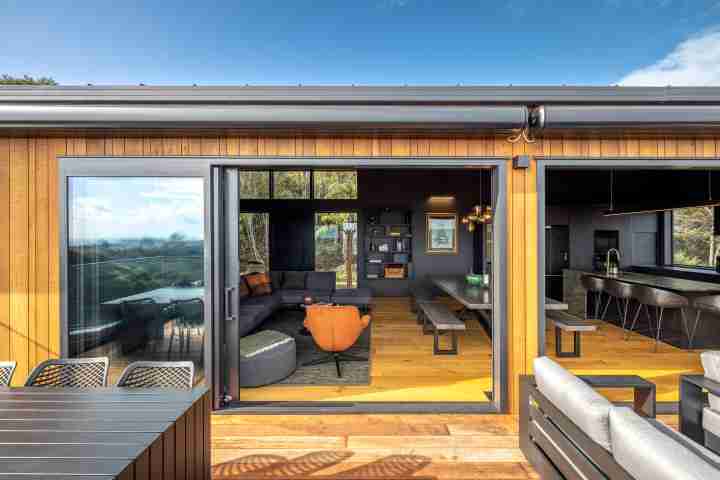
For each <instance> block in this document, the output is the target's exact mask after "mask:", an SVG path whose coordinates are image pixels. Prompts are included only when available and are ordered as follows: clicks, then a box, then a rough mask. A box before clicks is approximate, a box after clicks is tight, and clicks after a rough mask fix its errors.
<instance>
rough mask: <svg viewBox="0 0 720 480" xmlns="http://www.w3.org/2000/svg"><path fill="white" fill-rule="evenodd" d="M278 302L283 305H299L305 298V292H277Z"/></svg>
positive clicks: (287, 290)
mask: <svg viewBox="0 0 720 480" xmlns="http://www.w3.org/2000/svg"><path fill="white" fill-rule="evenodd" d="M278 293H279V295H280V302H282V304H283V305H300V304H301V303H303V299H304V298H305V290H290V289H285V288H283V289H282V290H280V291H279V292H278Z"/></svg>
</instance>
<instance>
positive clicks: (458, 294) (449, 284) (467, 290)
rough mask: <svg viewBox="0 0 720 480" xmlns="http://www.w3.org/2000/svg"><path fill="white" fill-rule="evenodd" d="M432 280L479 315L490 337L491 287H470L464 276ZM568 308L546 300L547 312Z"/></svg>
mask: <svg viewBox="0 0 720 480" xmlns="http://www.w3.org/2000/svg"><path fill="white" fill-rule="evenodd" d="M430 280H431V281H432V283H433V284H435V286H437V287H438V288H439V289H440V290H442V291H443V292H445V293H447V294H448V295H450V296H451V297H453V298H454V299H455V300H457V301H458V302H460V303H461V304H462V305H463V307H464V310H467V311H471V312H475V313H477V314H478V320H479V321H480V323H481V325H482V326H483V327H484V328H485V330H487V332H488V335H491V334H492V321H491V320H490V314H491V312H492V308H493V305H492V292H491V290H490V287H489V286H482V285H470V284H469V283H467V281H466V280H465V276H463V275H443V276H431V277H430ZM568 308H569V306H568V304H567V303H564V302H561V301H559V300H555V299H552V298H545V309H546V310H567V309H568Z"/></svg>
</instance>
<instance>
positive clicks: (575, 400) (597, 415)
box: [533, 357, 612, 450]
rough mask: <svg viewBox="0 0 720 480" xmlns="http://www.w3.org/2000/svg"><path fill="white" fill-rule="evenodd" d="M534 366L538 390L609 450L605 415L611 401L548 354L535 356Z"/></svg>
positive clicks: (608, 429)
mask: <svg viewBox="0 0 720 480" xmlns="http://www.w3.org/2000/svg"><path fill="white" fill-rule="evenodd" d="M533 367H534V370H535V381H536V382H537V386H538V389H539V390H540V393H542V394H543V395H545V396H546V397H547V398H548V400H550V401H551V402H552V403H553V404H554V405H555V406H556V407H557V408H558V409H559V410H560V411H562V412H563V413H564V414H565V415H567V417H568V418H569V419H570V420H572V422H573V423H574V424H575V425H576V426H577V427H578V428H579V429H580V430H582V431H583V432H585V434H586V435H587V436H589V437H590V438H591V439H593V440H594V441H595V442H596V443H598V444H599V445H602V446H603V447H604V448H605V449H607V450H611V447H610V426H609V419H608V415H609V413H610V408H611V407H612V404H611V403H610V402H609V401H608V400H607V399H606V398H605V397H603V396H602V395H600V394H599V393H597V392H596V391H595V390H593V389H592V388H590V387H589V386H588V385H587V384H586V383H585V382H583V381H582V380H580V379H579V378H577V377H576V376H575V375H573V374H572V373H570V372H568V371H567V370H565V369H564V368H563V367H561V366H560V365H558V364H557V363H555V362H554V361H552V360H550V359H549V358H548V357H540V358H536V359H535V361H534V363H533Z"/></svg>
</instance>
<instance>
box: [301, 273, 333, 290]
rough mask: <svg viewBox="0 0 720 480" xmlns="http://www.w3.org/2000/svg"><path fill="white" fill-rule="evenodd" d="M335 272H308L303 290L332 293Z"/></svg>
mask: <svg viewBox="0 0 720 480" xmlns="http://www.w3.org/2000/svg"><path fill="white" fill-rule="evenodd" d="M335 277H336V275H335V272H308V274H307V276H306V277H305V288H306V289H307V290H313V291H326V292H332V291H333V290H335V282H336V280H335Z"/></svg>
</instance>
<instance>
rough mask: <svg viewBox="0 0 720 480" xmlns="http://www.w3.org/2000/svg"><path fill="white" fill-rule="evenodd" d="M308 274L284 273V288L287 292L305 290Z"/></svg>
mask: <svg viewBox="0 0 720 480" xmlns="http://www.w3.org/2000/svg"><path fill="white" fill-rule="evenodd" d="M306 276H307V272H284V273H283V283H282V288H283V289H285V290H305V277H306Z"/></svg>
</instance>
